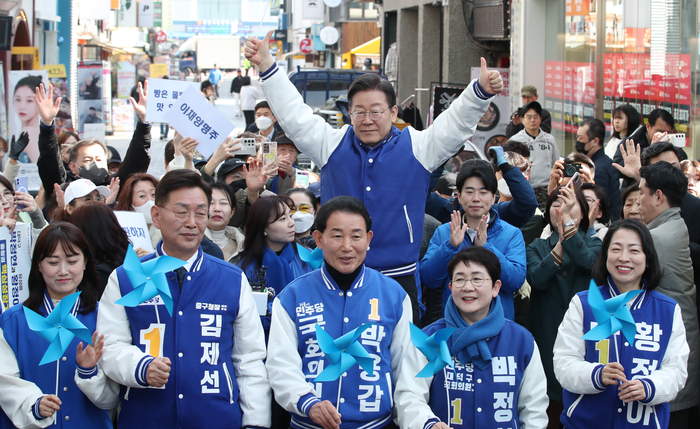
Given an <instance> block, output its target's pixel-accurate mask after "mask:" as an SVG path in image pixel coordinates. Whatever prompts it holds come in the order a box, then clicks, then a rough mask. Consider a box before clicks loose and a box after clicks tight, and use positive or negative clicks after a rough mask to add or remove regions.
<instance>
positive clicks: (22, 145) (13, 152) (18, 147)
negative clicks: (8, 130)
mask: <svg viewBox="0 0 700 429" xmlns="http://www.w3.org/2000/svg"><path fill="white" fill-rule="evenodd" d="M28 144H29V133H27V132H26V131H25V132H23V133H21V134H20V135H19V139H17V140H15V136H14V135H13V136H12V140H11V141H10V153H9V156H10V158H11V159H14V160H15V161H19V156H20V155H21V154H22V152H24V149H26V148H27V145H28Z"/></svg>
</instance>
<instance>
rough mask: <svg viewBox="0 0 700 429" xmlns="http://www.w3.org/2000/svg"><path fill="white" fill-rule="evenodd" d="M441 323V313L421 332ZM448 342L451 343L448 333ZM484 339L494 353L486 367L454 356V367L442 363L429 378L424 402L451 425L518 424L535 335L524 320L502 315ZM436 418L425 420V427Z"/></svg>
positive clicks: (433, 329)
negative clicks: (522, 323)
mask: <svg viewBox="0 0 700 429" xmlns="http://www.w3.org/2000/svg"><path fill="white" fill-rule="evenodd" d="M445 327H447V323H446V321H445V319H440V320H438V321H437V322H435V323H433V324H431V325H430V326H427V327H426V328H425V329H423V332H425V333H426V334H427V335H429V336H430V335H432V334H434V333H435V332H437V331H438V330H440V329H442V328H445ZM447 343H448V346H451V345H452V338H450V339H449V340H448V341H447ZM487 345H488V348H489V350H490V351H491V357H492V360H491V364H490V365H489V366H488V367H487V368H485V369H483V370H480V369H479V368H477V367H475V366H474V364H473V363H471V362H468V363H467V364H466V365H465V364H462V363H461V362H460V361H459V359H458V358H457V357H456V356H452V363H453V365H454V367H455V371H452V368H450V367H445V368H443V370H442V371H440V372H438V373H437V374H435V377H434V378H433V381H432V384H431V386H430V400H429V402H428V405H430V409H431V410H432V411H433V413H434V414H435V416H437V417H438V418H439V419H440V421H442V422H445V423H447V424H448V425H449V426H450V427H452V428H454V429H460V428H464V429H466V428H494V427H504V428H517V427H520V419H519V417H518V405H519V404H520V402H519V396H520V393H521V392H520V388H521V386H522V382H523V375H524V374H525V370H526V369H527V367H528V365H530V360H531V359H532V358H533V353H534V345H535V339H534V338H533V337H532V334H530V333H529V332H528V331H527V330H526V329H525V328H523V327H522V326H520V325H518V324H516V323H514V322H511V321H510V320H506V321H505V325H504V326H503V329H502V330H501V332H500V333H499V334H498V335H497V336H495V337H492V338H489V340H488V341H487ZM542 390H543V391H544V389H542ZM448 410H449V413H450V414H449V415H447V411H448ZM435 422H437V420H435V419H431V420H428V421H427V422H425V426H424V427H425V428H429V427H430V426H432V425H433V424H434V423H435Z"/></svg>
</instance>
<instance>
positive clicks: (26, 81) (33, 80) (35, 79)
mask: <svg viewBox="0 0 700 429" xmlns="http://www.w3.org/2000/svg"><path fill="white" fill-rule="evenodd" d="M41 79H42V77H41V75H38V76H32V75H29V76H25V77H23V78H22V79H20V80H19V81H17V85H15V92H17V90H18V89H20V88H21V87H23V86H26V87H28V88H29V89H30V90H31V91H32V92H35V91H36V89H37V88H39V84H40V83H41ZM13 94H14V93H13Z"/></svg>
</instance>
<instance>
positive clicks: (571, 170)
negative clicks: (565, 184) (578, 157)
mask: <svg viewBox="0 0 700 429" xmlns="http://www.w3.org/2000/svg"><path fill="white" fill-rule="evenodd" d="M580 170H581V163H580V162H575V163H573V164H564V177H573V175H574V174H576V173H578V172H579V171H580Z"/></svg>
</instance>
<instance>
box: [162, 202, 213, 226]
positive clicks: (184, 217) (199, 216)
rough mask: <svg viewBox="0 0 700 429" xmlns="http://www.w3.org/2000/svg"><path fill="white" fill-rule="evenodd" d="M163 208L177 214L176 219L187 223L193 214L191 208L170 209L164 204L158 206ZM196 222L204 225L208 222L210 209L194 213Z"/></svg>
mask: <svg viewBox="0 0 700 429" xmlns="http://www.w3.org/2000/svg"><path fill="white" fill-rule="evenodd" d="M158 207H160V208H161V209H163V210H167V211H169V212H170V213H172V214H174V215H175V219H177V220H178V222H182V223H185V222H187V221H188V220H190V216H192V212H191V211H189V210H178V211H175V210H170V209H169V208H166V207H163V206H158ZM194 222H195V223H196V224H199V225H203V224H205V223H207V222H209V212H208V211H198V212H195V213H194Z"/></svg>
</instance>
